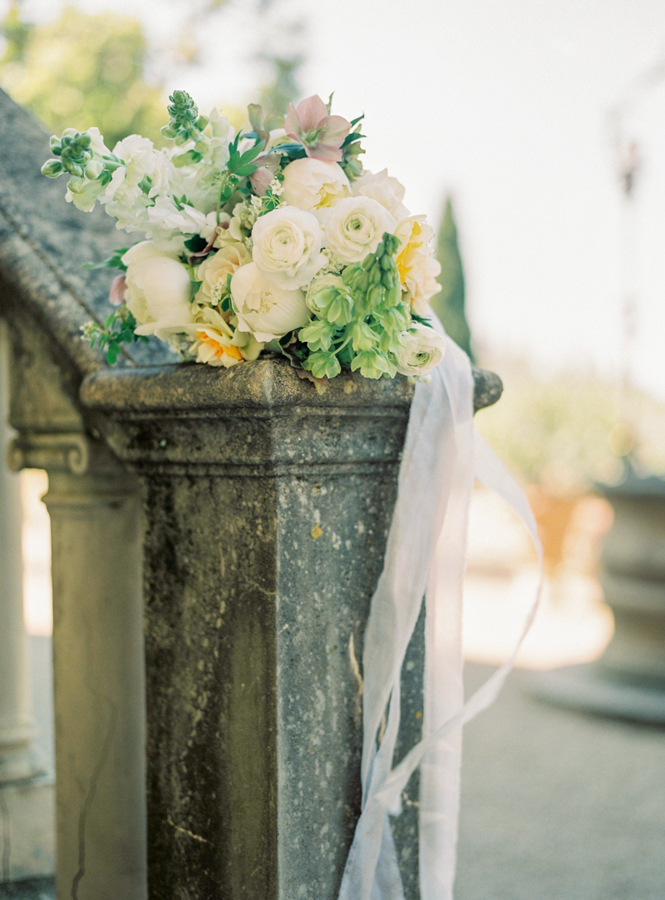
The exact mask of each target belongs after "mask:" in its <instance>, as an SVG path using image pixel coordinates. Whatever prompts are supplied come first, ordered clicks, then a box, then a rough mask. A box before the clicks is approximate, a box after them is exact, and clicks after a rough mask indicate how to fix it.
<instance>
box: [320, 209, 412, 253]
mask: <svg viewBox="0 0 665 900" xmlns="http://www.w3.org/2000/svg"><path fill="white" fill-rule="evenodd" d="M323 224H324V229H325V235H326V237H325V243H326V246H327V247H328V248H329V249H330V250H332V252H333V253H334V254H335V256H337V257H338V258H339V259H340V260H341V261H342V262H345V263H354V262H362V260H363V259H364V258H365V257H366V256H367V254H368V253H374V251H375V250H376V248H377V246H378V245H379V242H380V240H381V238H382V237H383V235H384V233H385V232H386V231H387V232H389V233H390V234H392V233H393V232H394V230H395V227H396V225H397V222H396V220H395V219H394V218H393V216H391V215H390V213H389V212H388V210H387V209H386V208H385V207H383V206H381V204H380V203H378V202H377V201H376V200H372V199H371V198H369V197H347V198H346V199H345V200H340V201H339V203H337V204H335V206H333V208H332V209H331V210H329V211H328V212H327V213H326V216H325V218H324V220H323Z"/></svg>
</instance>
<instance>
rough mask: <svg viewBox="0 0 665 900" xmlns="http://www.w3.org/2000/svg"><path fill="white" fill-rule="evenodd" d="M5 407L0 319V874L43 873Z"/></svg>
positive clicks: (44, 814) (40, 794) (39, 786)
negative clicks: (8, 465)
mask: <svg viewBox="0 0 665 900" xmlns="http://www.w3.org/2000/svg"><path fill="white" fill-rule="evenodd" d="M8 412H9V390H8V342H7V334H6V325H5V323H4V322H3V321H2V320H0V446H1V447H2V457H1V458H0V859H1V866H0V881H14V880H18V879H23V878H30V877H34V876H39V875H50V874H52V872H53V866H54V854H53V846H54V841H53V819H52V816H53V782H52V779H51V778H50V777H49V775H48V774H47V772H45V770H44V761H43V760H41V759H40V758H39V755H38V753H37V752H36V750H35V747H34V743H33V741H34V737H35V729H34V723H33V717H32V702H31V691H30V672H29V659H28V645H27V636H26V633H25V628H24V625H23V559H22V551H21V497H20V486H19V479H18V475H16V474H14V473H11V472H10V471H9V470H8V469H7V467H6V465H5V460H4V451H5V449H6V448H7V446H8V443H9V440H10V436H11V432H10V430H9V428H8V426H7V418H8Z"/></svg>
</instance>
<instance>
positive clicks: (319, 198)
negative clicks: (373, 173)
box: [282, 159, 349, 210]
mask: <svg viewBox="0 0 665 900" xmlns="http://www.w3.org/2000/svg"><path fill="white" fill-rule="evenodd" d="M348 193H349V179H348V178H347V177H346V175H345V174H344V172H343V170H342V168H341V167H340V166H339V165H338V164H337V163H335V162H323V161H322V160H320V159H296V160H294V161H293V162H292V163H289V165H288V166H286V168H285V169H284V181H283V183H282V198H283V199H284V200H286V202H287V203H288V204H289V206H297V207H298V209H310V210H314V209H323V208H325V207H327V206H332V205H333V204H334V203H336V202H337V201H338V200H341V199H342V197H346V196H348Z"/></svg>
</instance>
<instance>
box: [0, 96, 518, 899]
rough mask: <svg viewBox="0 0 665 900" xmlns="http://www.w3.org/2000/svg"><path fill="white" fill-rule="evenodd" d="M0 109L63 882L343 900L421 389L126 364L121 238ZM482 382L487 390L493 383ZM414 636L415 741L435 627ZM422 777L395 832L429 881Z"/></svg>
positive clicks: (5, 223) (276, 371) (0, 259)
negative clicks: (412, 416) (106, 354)
mask: <svg viewBox="0 0 665 900" xmlns="http://www.w3.org/2000/svg"><path fill="white" fill-rule="evenodd" d="M0 119H1V120H2V123H3V128H2V130H1V131H0V316H2V318H4V319H5V320H6V321H7V323H8V326H9V334H10V343H11V364H10V410H9V421H10V424H11V426H12V427H13V429H14V430H15V432H16V436H15V437H14V439H13V441H12V442H11V444H10V446H9V448H8V456H7V458H8V461H9V464H10V466H11V468H12V469H15V470H18V469H20V468H23V467H38V468H43V469H45V470H46V471H47V472H48V476H49V490H48V493H47V495H46V497H45V502H46V504H47V506H48V509H49V513H50V515H51V523H52V560H53V562H52V577H53V603H54V625H53V642H54V672H55V715H56V776H57V792H56V809H57V891H58V897H59V898H60V900H65V898H70V897H74V898H76V897H79V898H83V897H91V898H94V900H124V898H127V900H142V898H145V897H149V898H150V900H172V898H176V897H177V898H181V897H182V898H185V897H187V898H190V900H215V898H220V900H221V898H224V900H226V898H229V897H233V898H234V900H235V898H238V900H245V898H246V900H267V898H275V900H278V898H279V900H295V898H300V897H302V898H310V897H311V898H316V900H334V898H335V896H336V892H337V890H338V887H339V881H340V878H341V871H342V867H343V863H344V860H345V857H346V853H347V851H348V847H349V845H350V841H351V837H352V834H353V829H354V825H355V820H356V818H357V815H358V812H359V808H360V784H359V755H360V747H361V707H362V671H361V662H360V661H361V659H362V643H363V629H364V624H365V621H366V618H367V612H368V607H369V601H370V598H371V595H372V592H373V590H374V587H375V584H376V581H377V579H378V576H379V573H380V571H381V567H382V561H383V553H384V549H385V540H386V535H387V530H388V527H389V524H390V518H391V513H392V507H393V504H394V499H395V491H396V478H397V470H398V465H399V458H400V452H401V447H402V443H403V439H404V434H405V431H406V425H407V421H408V414H409V407H410V402H411V397H412V392H413V385H412V384H411V383H410V382H409V381H408V380H407V379H404V378H401V377H399V378H397V379H395V380H393V381H381V382H370V381H366V380H363V379H361V378H359V377H357V376H351V375H343V376H340V377H339V378H337V379H335V380H334V381H333V382H331V383H330V384H329V385H328V386H327V387H326V389H325V390H324V391H323V392H322V393H317V392H316V391H315V390H314V388H313V386H312V385H311V384H309V383H308V382H304V381H301V380H300V379H299V378H298V376H297V374H296V373H295V372H294V371H293V370H292V369H291V368H290V366H289V365H288V363H287V362H286V361H285V360H281V359H262V360H259V361H257V362H255V363H247V364H245V365H241V366H238V367H236V368H233V369H230V370H224V371H219V370H214V369H210V368H205V367H199V366H193V365H187V366H183V365H179V364H178V363H177V361H176V360H174V358H173V357H172V356H171V355H170V353H169V352H168V351H167V350H165V349H164V348H163V347H161V346H158V345H156V346H152V345H149V346H143V345H136V346H134V347H131V348H129V349H128V350H126V351H125V352H124V354H123V357H122V359H121V361H120V364H119V365H118V367H117V368H116V369H114V370H109V369H108V368H106V367H105V366H104V363H103V359H102V358H101V357H100V355H99V354H98V353H97V352H96V351H93V350H91V349H90V348H89V347H88V346H86V345H85V344H83V343H82V342H81V340H80V338H79V331H80V326H81V325H82V324H83V323H84V322H85V321H87V320H88V319H89V318H92V317H94V318H97V319H98V320H100V319H102V318H105V316H106V311H105V307H104V304H105V296H106V292H107V290H108V283H109V277H108V273H106V274H104V273H99V272H84V271H82V270H81V269H80V266H81V264H82V263H84V262H86V261H88V260H91V259H92V260H98V259H100V258H101V257H102V256H103V255H105V253H106V252H107V251H108V249H109V246H113V245H117V243H118V236H117V233H116V232H115V231H114V230H113V226H112V222H111V221H110V220H108V219H104V218H103V217H102V216H98V215H85V216H84V215H82V214H80V213H78V212H77V211H76V210H75V209H73V208H72V207H71V206H69V207H68V206H66V205H65V204H64V202H63V199H62V190H61V185H59V184H56V183H53V182H50V181H47V180H46V179H43V178H41V176H40V174H39V167H40V164H41V163H42V162H43V160H44V159H45V157H46V155H47V150H48V146H47V141H46V138H45V136H44V134H43V133H42V132H41V130H40V129H39V128H38V127H37V126H36V125H35V124H34V123H33V122H32V121H31V120H30V119H29V117H28V116H27V115H26V114H25V113H24V112H23V111H22V110H20V109H19V108H18V107H16V106H15V105H14V104H13V103H12V102H11V101H10V100H9V99H8V98H7V97H6V96H5V95H2V94H0ZM475 380H476V394H475V400H476V408H480V407H483V406H488V405H490V404H491V403H493V402H495V401H496V400H497V399H498V397H499V395H500V392H501V385H500V381H499V379H498V378H497V377H496V376H494V375H492V373H487V372H483V371H481V370H477V371H476V372H475ZM0 552H2V548H1V547H0ZM1 563H2V559H0V564H1ZM14 594H16V592H14ZM3 602H6V601H5V600H4V599H3ZM12 615H15V612H14V613H12ZM12 646H14V645H12ZM12 652H15V651H14V650H12ZM16 652H18V651H16ZM409 653H410V657H409V665H407V667H406V669H407V670H408V673H409V674H408V677H407V678H406V679H405V685H404V690H403V700H402V703H403V710H402V713H403V716H402V718H403V721H404V723H405V727H404V730H403V734H402V736H401V740H402V747H403V748H404V747H408V746H409V744H410V743H413V742H414V741H415V740H416V739H417V737H418V731H419V727H420V712H421V710H420V693H419V685H420V677H421V676H420V667H421V663H422V629H417V631H416V634H415V635H414V639H413V641H412V647H411V648H410V651H409ZM8 658H9V657H8ZM5 665H6V664H5ZM9 665H10V667H13V669H14V670H15V669H20V668H21V667H22V666H23V663H22V661H21V659H20V657H19V656H16V657H11V663H10V664H9ZM2 672H4V669H3V668H1V667H0V673H2ZM19 674H20V673H19ZM3 677H4V678H8V676H7V675H3ZM1 693H2V686H1V685H0V694H1ZM16 708H17V710H18V708H19V707H18V706H17V707H16ZM0 750H1V748H0ZM416 787H417V786H414V785H411V786H410V788H409V791H410V794H412V795H413V796H411V797H407V800H409V803H407V804H406V805H407V808H408V812H407V814H406V815H405V816H404V817H403V818H401V819H400V820H399V827H398V833H397V834H396V841H397V845H398V848H399V851H400V861H401V865H402V868H403V874H404V880H405V885H406V890H407V895H408V897H410V898H412V897H414V896H415V890H416V885H417V853H416V849H415V848H416V846H417V844H416V843H415V840H414V837H415V828H416V816H415V809H416V806H415V804H416V800H417V797H416Z"/></svg>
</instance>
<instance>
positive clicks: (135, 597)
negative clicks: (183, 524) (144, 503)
mask: <svg viewBox="0 0 665 900" xmlns="http://www.w3.org/2000/svg"><path fill="white" fill-rule="evenodd" d="M11 337H12V354H13V359H12V366H11V375H12V379H11V380H12V384H11V388H12V391H11V394H12V397H11V413H10V421H11V424H12V426H13V427H14V428H15V430H16V431H17V432H18V435H17V437H16V438H15V440H14V442H13V444H12V446H11V448H10V452H9V463H10V466H11V467H12V468H13V469H16V470H18V469H21V468H40V469H45V470H46V471H47V473H48V476H49V490H48V493H47V494H46V496H45V498H44V499H45V502H46V505H47V506H48V509H49V512H50V515H51V541H52V554H51V556H52V561H51V568H52V580H53V663H54V693H55V698H54V699H55V737H56V778H57V800H56V821H57V872H56V884H57V894H58V900H72V898H73V900H142V898H144V897H145V895H146V884H145V882H146V878H145V819H146V816H145V724H144V723H145V709H144V675H143V671H144V666H143V637H142V630H143V629H142V590H141V547H140V525H139V520H140V502H139V499H138V498H139V489H138V483H137V481H136V480H135V479H134V478H133V477H132V476H131V475H130V474H129V473H128V472H127V471H126V470H125V469H124V468H123V467H122V466H121V465H120V464H119V463H118V462H117V460H115V459H114V457H113V456H112V454H111V453H109V451H108V449H107V448H106V446H105V445H104V444H103V443H102V441H100V440H98V439H95V438H93V437H91V436H90V433H89V431H88V430H87V429H86V425H85V423H84V420H83V418H82V416H81V413H80V408H79V407H78V405H76V404H75V403H74V402H73V401H72V399H71V393H70V391H69V390H68V383H67V382H66V380H65V379H64V376H63V374H62V371H61V369H60V367H59V364H58V363H57V362H56V361H55V360H54V359H53V357H52V356H51V355H50V354H51V350H52V346H51V344H50V343H49V341H48V337H47V336H46V335H45V334H44V333H43V332H41V331H40V330H39V329H37V328H33V327H29V325H28V324H26V323H24V322H23V321H21V320H20V319H13V320H12V321H11Z"/></svg>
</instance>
